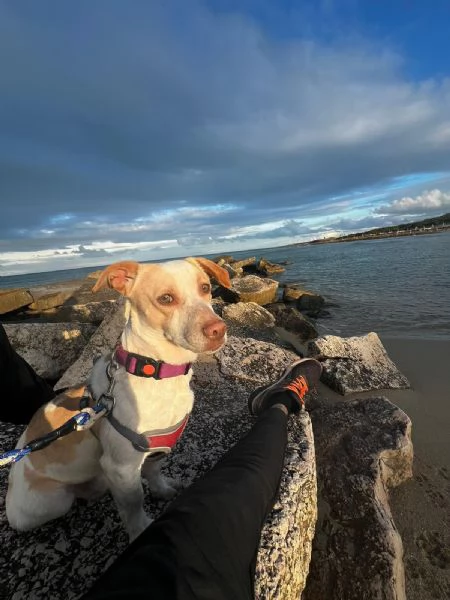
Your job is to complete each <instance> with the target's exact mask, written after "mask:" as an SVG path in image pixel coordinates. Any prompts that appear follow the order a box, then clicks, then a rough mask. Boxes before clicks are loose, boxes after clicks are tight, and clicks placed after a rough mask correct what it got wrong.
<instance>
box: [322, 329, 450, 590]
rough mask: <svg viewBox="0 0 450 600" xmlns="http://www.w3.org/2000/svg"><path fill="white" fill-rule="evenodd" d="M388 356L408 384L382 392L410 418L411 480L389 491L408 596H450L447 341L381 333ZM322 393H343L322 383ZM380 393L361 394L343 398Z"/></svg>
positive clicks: (449, 352)
mask: <svg viewBox="0 0 450 600" xmlns="http://www.w3.org/2000/svg"><path fill="white" fill-rule="evenodd" d="M382 342H383V344H384V346H385V348H386V351H387V353H388V355H389V356H390V358H391V359H392V360H393V361H394V363H395V364H396V365H397V367H398V368H399V369H400V371H401V372H402V373H403V374H404V375H406V376H407V377H408V379H409V381H410V383H411V389H409V390H386V391H382V392H381V393H382V395H383V396H385V397H387V398H388V399H389V400H390V401H391V402H393V403H394V404H396V405H397V406H398V407H400V408H401V409H402V410H403V411H404V412H405V413H406V414H407V415H408V416H409V417H410V419H411V421H412V438H413V445H414V464H413V479H411V480H410V481H408V482H406V483H404V484H402V485H400V486H399V487H398V488H394V489H392V490H390V506H391V509H392V514H393V518H394V522H395V524H396V526H397V528H398V530H399V532H400V535H401V537H402V540H403V546H404V562H405V574H406V592H407V598H408V600H446V599H447V598H449V597H450V435H449V432H450V371H449V367H448V358H449V356H450V341H446V340H425V341H421V340H409V339H392V338H389V337H383V338H382ZM319 391H320V394H321V395H322V396H324V397H326V398H330V399H333V400H336V399H339V398H340V399H341V400H343V401H344V398H343V396H340V395H339V394H337V393H335V392H333V391H332V390H330V388H328V387H326V386H325V385H323V384H320V390H319ZM374 395H378V393H377V392H365V393H358V394H353V395H349V396H346V399H352V398H364V397H370V396H374Z"/></svg>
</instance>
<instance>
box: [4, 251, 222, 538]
mask: <svg viewBox="0 0 450 600" xmlns="http://www.w3.org/2000/svg"><path fill="white" fill-rule="evenodd" d="M209 276H211V277H213V278H215V279H216V280H217V281H218V283H220V284H221V285H222V286H225V287H230V285H231V284H230V279H229V275H228V273H227V271H226V270H225V269H223V268H222V267H220V266H218V265H216V264H215V263H214V262H212V261H210V260H208V259H205V258H187V259H184V260H174V261H168V262H165V263H157V264H139V263H136V262H131V261H125V262H118V263H115V264H112V265H110V266H109V267H107V268H106V269H105V270H104V271H103V272H102V273H101V275H100V277H99V279H98V280H97V282H96V284H95V286H94V287H93V291H94V292H95V291H98V290H100V289H102V288H104V287H110V288H113V289H115V290H117V291H118V292H120V293H121V294H123V295H124V296H125V297H126V298H127V299H128V304H129V316H128V319H127V323H126V325H125V328H124V330H123V332H122V335H121V338H120V343H119V345H118V346H117V347H116V348H115V350H114V352H113V353H112V355H107V356H104V357H102V358H100V359H99V360H98V361H97V362H96V363H95V364H94V366H93V369H92V372H91V375H90V377H89V380H88V382H87V387H86V385H85V384H83V385H80V387H77V388H71V389H68V390H66V391H65V392H63V393H62V394H60V395H58V396H57V397H56V398H55V399H53V400H51V401H50V402H49V403H48V404H46V405H45V406H44V407H42V408H41V409H39V410H38V411H37V413H36V414H35V415H34V417H33V418H32V420H31V422H30V424H29V425H28V427H27V428H26V430H25V431H24V433H23V435H22V436H21V438H20V439H19V441H18V443H17V447H18V448H21V447H23V446H24V445H25V444H27V443H29V442H30V441H31V440H33V439H36V438H38V437H40V436H42V435H44V434H47V433H49V432H50V431H52V430H55V429H56V428H57V427H59V426H61V425H62V424H63V423H65V422H66V421H67V420H68V419H70V418H71V417H73V415H75V414H77V413H78V411H79V410H80V402H82V401H84V403H86V389H87V390H89V391H90V397H89V395H88V402H89V403H90V405H93V404H94V403H95V402H98V401H99V399H101V398H105V401H106V400H108V401H111V400H112V399H113V401H112V402H110V407H113V408H112V411H111V412H110V413H109V414H108V415H107V416H106V417H102V418H101V419H99V420H98V421H97V422H96V423H95V425H94V426H93V427H92V428H91V429H88V430H84V431H78V432H75V433H72V434H71V435H68V436H66V437H62V438H60V439H58V440H56V441H55V442H53V443H51V444H50V445H48V446H47V447H46V448H44V449H42V450H39V451H36V452H33V453H30V454H28V455H27V456H26V457H25V458H23V459H22V460H21V461H19V462H17V463H16V464H14V465H13V466H12V468H11V471H10V476H9V485H8V493H7V496H6V514H7V518H8V521H9V523H10V525H11V527H13V528H14V529H16V530H19V531H26V530H29V529H33V528H35V527H38V526H40V525H43V524H44V523H47V522H48V521H50V520H52V519H56V518H58V517H61V516H63V515H64V514H66V513H67V512H68V510H69V509H70V507H71V506H72V504H73V502H74V500H75V498H85V499H91V498H95V497H99V496H101V495H102V494H104V493H105V492H106V491H107V490H109V491H110V492H111V494H112V496H113V498H114V501H115V504H116V505H117V508H118V512H119V515H120V517H121V519H122V521H123V524H124V526H125V529H126V530H127V532H128V535H129V538H130V541H131V540H133V539H135V538H136V537H137V536H138V535H139V534H140V533H141V532H142V531H143V530H144V529H145V528H146V527H147V526H148V525H149V524H150V522H151V521H150V519H149V517H148V516H147V515H146V513H145V511H144V507H143V502H144V491H143V486H142V479H141V475H142V476H143V477H144V478H145V479H146V480H147V482H148V486H149V489H150V492H151V493H152V495H154V496H155V497H160V498H164V499H170V498H171V497H173V496H174V495H175V494H176V493H177V487H176V483H175V482H173V481H172V480H170V479H169V478H166V477H164V476H163V475H162V474H161V473H160V468H161V463H162V461H161V460H160V459H161V457H164V456H165V455H166V454H167V452H169V451H170V450H171V448H172V446H173V445H174V444H175V442H176V441H177V439H178V438H179V436H180V435H181V433H182V431H183V429H184V427H185V425H186V423H187V419H188V418H189V414H190V412H191V410H192V406H193V402H194V396H193V392H192V390H191V388H190V385H189V384H190V380H191V376H192V369H191V364H192V363H193V362H194V361H195V360H196V358H197V355H198V354H199V353H213V352H216V351H217V350H219V349H220V348H221V347H222V346H223V344H224V343H225V341H226V325H225V323H224V321H223V320H222V319H221V318H220V317H219V316H217V315H216V314H215V313H214V311H213V309H212V306H211V299H212V296H211V283H210V279H209Z"/></svg>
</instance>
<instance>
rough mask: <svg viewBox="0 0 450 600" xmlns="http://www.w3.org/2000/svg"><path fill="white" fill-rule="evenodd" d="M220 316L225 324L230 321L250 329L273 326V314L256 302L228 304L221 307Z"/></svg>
mask: <svg viewBox="0 0 450 600" xmlns="http://www.w3.org/2000/svg"><path fill="white" fill-rule="evenodd" d="M222 316H223V318H224V319H225V321H226V323H227V324H228V323H229V322H231V323H235V324H237V325H244V326H245V327H249V328H251V329H261V328H264V327H273V326H274V324H275V318H274V317H273V315H271V314H270V312H269V311H268V310H266V309H265V308H263V307H262V306H260V305H259V304H256V302H238V303H237V304H229V305H227V306H225V307H224V308H223V311H222Z"/></svg>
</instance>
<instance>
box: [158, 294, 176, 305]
mask: <svg viewBox="0 0 450 600" xmlns="http://www.w3.org/2000/svg"><path fill="white" fill-rule="evenodd" d="M158 302H159V303H160V304H172V302H173V296H171V295H170V294H163V295H162V296H160V297H159V298H158Z"/></svg>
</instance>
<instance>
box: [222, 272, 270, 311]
mask: <svg viewBox="0 0 450 600" xmlns="http://www.w3.org/2000/svg"><path fill="white" fill-rule="evenodd" d="M277 292H278V281H275V280H273V279H262V278H261V277H258V276H257V275H246V276H245V277H241V278H239V279H233V281H232V287H231V289H229V290H228V289H226V288H223V287H220V288H219V290H218V295H220V297H221V298H223V299H224V300H225V301H226V302H256V304H260V305H261V306H264V305H265V304H270V303H271V302H274V301H275V300H276V297H277Z"/></svg>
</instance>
